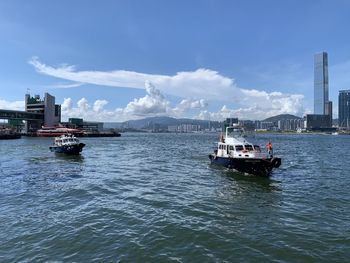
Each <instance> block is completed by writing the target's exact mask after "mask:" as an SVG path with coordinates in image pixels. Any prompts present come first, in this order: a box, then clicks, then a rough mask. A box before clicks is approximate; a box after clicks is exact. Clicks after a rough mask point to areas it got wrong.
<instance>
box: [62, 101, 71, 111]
mask: <svg viewBox="0 0 350 263" xmlns="http://www.w3.org/2000/svg"><path fill="white" fill-rule="evenodd" d="M72 108H73V101H72V99H71V98H64V100H63V103H62V105H61V109H62V111H70V110H71V109H72Z"/></svg>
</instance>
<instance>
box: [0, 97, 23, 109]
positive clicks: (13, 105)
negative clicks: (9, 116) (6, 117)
mask: <svg viewBox="0 0 350 263" xmlns="http://www.w3.org/2000/svg"><path fill="white" fill-rule="evenodd" d="M0 109H3V110H19V111H24V101H12V102H10V101H6V100H2V99H0Z"/></svg>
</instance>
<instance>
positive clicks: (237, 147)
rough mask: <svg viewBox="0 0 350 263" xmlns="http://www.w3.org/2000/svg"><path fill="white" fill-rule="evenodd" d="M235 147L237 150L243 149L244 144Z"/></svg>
mask: <svg viewBox="0 0 350 263" xmlns="http://www.w3.org/2000/svg"><path fill="white" fill-rule="evenodd" d="M235 148H236V151H237V152H239V151H243V145H236V146H235Z"/></svg>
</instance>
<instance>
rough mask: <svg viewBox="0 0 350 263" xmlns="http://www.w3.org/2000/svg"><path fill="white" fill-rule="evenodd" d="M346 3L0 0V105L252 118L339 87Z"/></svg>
mask: <svg viewBox="0 0 350 263" xmlns="http://www.w3.org/2000/svg"><path fill="white" fill-rule="evenodd" d="M349 13H350V1H345V0H334V1H322V0H318V1H316V0H308V1H304V0H303V1H299V0H294V1H288V0H284V1H279V0H264V1H258V0H256V1H253V0H245V1H243V0H242V1H235V0H228V1H220V0H193V1H184V0H176V1H175V0H168V1H164V0H148V1H142V0H139V1H133V0H125V1H119V0H114V1H109V0H103V1H97V0H96V1H94V0H90V1H81V0H75V1H66V0H61V1H44V0H33V1H24V0H22V1H17V0H2V1H0V36H1V38H0V40H1V41H0V58H1V59H0V109H17V110H24V94H25V93H27V92H29V93H30V94H31V95H35V94H39V95H41V96H43V95H44V94H45V93H46V92H48V93H50V94H51V95H54V96H55V97H56V103H59V104H61V105H62V117H63V119H64V120H65V119H67V118H70V117H81V118H84V119H85V120H88V121H106V122H107V121H108V122H109V121H116V122H118V121H126V120H131V119H140V118H144V117H151V116H171V117H176V118H182V117H186V118H196V119H210V120H223V119H224V118H227V117H239V118H240V119H252V120H261V119H264V118H267V117H270V116H274V115H277V114H283V113H289V114H294V115H298V116H303V115H304V114H306V113H312V112H313V63H314V61H313V59H314V54H316V53H319V52H323V51H326V52H327V53H328V61H329V62H328V63H329V89H330V94H329V96H330V99H331V100H332V101H333V107H334V108H333V112H334V117H337V115H338V110H337V109H338V92H339V90H344V89H350V74H349V73H350V49H349V46H350V45H349V41H350V34H349V26H350V16H349V15H348V14H349Z"/></svg>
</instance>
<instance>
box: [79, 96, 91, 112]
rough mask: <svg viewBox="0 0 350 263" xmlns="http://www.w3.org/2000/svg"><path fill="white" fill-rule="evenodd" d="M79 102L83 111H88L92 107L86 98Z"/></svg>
mask: <svg viewBox="0 0 350 263" xmlns="http://www.w3.org/2000/svg"><path fill="white" fill-rule="evenodd" d="M77 104H78V108H79V110H80V111H82V112H87V111H88V110H89V108H90V105H89V103H88V100H87V99H85V98H82V99H80V100H79V101H78V103H77Z"/></svg>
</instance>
